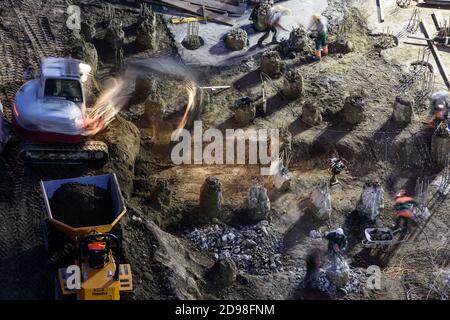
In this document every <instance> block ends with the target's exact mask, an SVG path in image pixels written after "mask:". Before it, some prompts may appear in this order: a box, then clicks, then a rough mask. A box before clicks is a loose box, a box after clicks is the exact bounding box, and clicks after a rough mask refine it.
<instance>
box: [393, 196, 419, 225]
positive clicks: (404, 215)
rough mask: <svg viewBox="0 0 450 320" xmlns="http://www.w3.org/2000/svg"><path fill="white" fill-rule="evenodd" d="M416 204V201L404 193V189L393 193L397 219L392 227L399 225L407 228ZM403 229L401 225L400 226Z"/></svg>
mask: <svg viewBox="0 0 450 320" xmlns="http://www.w3.org/2000/svg"><path fill="white" fill-rule="evenodd" d="M415 205H416V201H414V199H413V198H411V197H409V196H407V195H406V190H404V189H402V190H400V191H399V192H398V193H397V194H396V195H395V205H394V208H395V212H396V215H397V221H396V223H395V227H394V229H395V230H396V229H399V228H400V227H401V225H403V226H404V229H407V228H408V225H409V221H411V218H412V217H413V208H414V206H415ZM402 229H403V227H402Z"/></svg>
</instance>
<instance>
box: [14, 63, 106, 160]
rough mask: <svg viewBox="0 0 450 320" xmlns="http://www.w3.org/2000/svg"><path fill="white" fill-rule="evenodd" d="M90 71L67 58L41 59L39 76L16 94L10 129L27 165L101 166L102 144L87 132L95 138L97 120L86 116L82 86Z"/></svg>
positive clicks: (100, 122) (82, 64)
mask: <svg viewBox="0 0 450 320" xmlns="http://www.w3.org/2000/svg"><path fill="white" fill-rule="evenodd" d="M90 70H91V68H90V66H89V65H87V64H84V63H83V62H81V61H80V60H76V59H72V58H43V59H42V61H41V70H40V76H39V78H37V79H33V80H30V81H28V82H27V83H25V84H24V85H23V86H22V87H21V88H20V89H19V91H18V92H17V93H16V96H15V101H14V104H13V112H12V114H13V116H12V126H13V130H14V132H15V133H16V134H17V135H18V136H19V137H20V138H22V139H23V140H24V141H25V142H23V143H21V145H20V147H19V152H20V155H21V156H22V157H23V158H24V159H25V160H26V161H31V162H44V163H45V162H52V163H54V162H62V163H83V162H103V161H106V160H107V158H108V147H107V145H106V144H105V143H104V142H101V141H95V140H92V138H89V136H88V135H87V132H98V131H99V129H101V127H102V126H103V124H102V121H101V120H100V119H99V118H91V117H89V116H88V115H87V114H88V112H87V110H86V104H85V93H84V88H83V82H85V81H86V80H87V77H88V74H89V72H90Z"/></svg>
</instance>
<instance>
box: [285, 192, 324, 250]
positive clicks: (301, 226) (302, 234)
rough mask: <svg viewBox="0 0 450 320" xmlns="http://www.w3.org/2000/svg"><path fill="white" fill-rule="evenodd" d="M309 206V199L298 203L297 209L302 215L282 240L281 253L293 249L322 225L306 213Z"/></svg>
mask: <svg viewBox="0 0 450 320" xmlns="http://www.w3.org/2000/svg"><path fill="white" fill-rule="evenodd" d="M310 206H311V201H310V200H309V198H307V199H304V200H302V201H301V202H300V203H299V206H298V209H299V210H300V211H301V212H302V213H303V214H302V215H301V216H300V218H299V219H298V220H297V222H296V223H295V224H294V225H293V226H292V227H291V229H290V230H289V231H288V232H287V233H286V234H285V236H284V238H283V252H288V251H289V250H290V249H292V248H294V247H295V246H296V245H298V244H299V243H301V242H302V241H303V240H304V239H305V238H306V237H307V236H309V232H310V231H311V230H316V229H318V228H319V227H320V226H321V225H322V224H323V222H320V221H318V220H317V219H316V218H315V217H314V215H312V214H310V213H307V212H306V211H307V210H308V207H310Z"/></svg>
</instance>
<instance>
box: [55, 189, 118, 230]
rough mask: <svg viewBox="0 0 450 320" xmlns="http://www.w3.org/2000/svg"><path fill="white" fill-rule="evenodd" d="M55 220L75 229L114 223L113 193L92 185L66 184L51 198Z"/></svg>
mask: <svg viewBox="0 0 450 320" xmlns="http://www.w3.org/2000/svg"><path fill="white" fill-rule="evenodd" d="M50 208H51V210H52V215H53V217H54V218H55V219H57V220H59V221H61V222H64V223H65V224H67V225H70V226H72V227H74V228H79V227H87V226H95V225H103V224H108V223H110V222H112V220H113V219H112V217H113V207H112V200H111V193H110V191H109V190H105V189H102V188H99V187H97V186H96V185H92V184H80V183H66V184H63V185H62V186H61V187H59V188H58V189H57V190H56V191H55V193H54V194H53V196H52V197H51V198H50Z"/></svg>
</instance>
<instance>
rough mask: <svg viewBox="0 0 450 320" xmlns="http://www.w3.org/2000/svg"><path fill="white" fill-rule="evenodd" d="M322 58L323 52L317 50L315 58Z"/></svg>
mask: <svg viewBox="0 0 450 320" xmlns="http://www.w3.org/2000/svg"><path fill="white" fill-rule="evenodd" d="M320 59H322V53H321V51H320V50H318V51H316V55H315V56H314V60H320Z"/></svg>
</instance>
